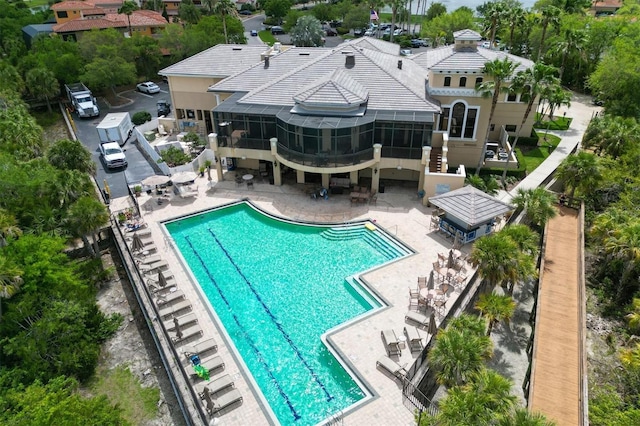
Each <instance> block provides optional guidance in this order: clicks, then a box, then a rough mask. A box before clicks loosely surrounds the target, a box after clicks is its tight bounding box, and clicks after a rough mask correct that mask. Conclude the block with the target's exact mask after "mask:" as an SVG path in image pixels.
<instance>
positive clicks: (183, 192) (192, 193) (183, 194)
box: [179, 186, 198, 198]
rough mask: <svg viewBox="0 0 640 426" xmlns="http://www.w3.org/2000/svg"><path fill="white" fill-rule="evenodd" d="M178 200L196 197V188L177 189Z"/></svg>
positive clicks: (184, 187) (182, 187) (183, 187)
mask: <svg viewBox="0 0 640 426" xmlns="http://www.w3.org/2000/svg"><path fill="white" fill-rule="evenodd" d="M179 192H180V198H190V197H197V196H198V187H191V186H181V187H180V189H179Z"/></svg>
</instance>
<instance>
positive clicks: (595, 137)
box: [582, 115, 640, 159]
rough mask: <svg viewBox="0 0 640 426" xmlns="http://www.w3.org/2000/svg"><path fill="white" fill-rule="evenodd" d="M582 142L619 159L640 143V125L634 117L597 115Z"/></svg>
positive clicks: (588, 146) (598, 152) (597, 151)
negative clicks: (601, 116)
mask: <svg viewBox="0 0 640 426" xmlns="http://www.w3.org/2000/svg"><path fill="white" fill-rule="evenodd" d="M582 144H583V145H584V146H585V147H586V148H595V151H596V153H597V154H600V153H602V152H604V153H605V154H607V155H610V156H612V157H613V158H615V159H617V158H618V157H620V156H621V155H623V154H625V153H626V152H627V151H628V150H629V149H630V148H631V147H635V146H638V144H640V125H639V124H638V122H637V121H636V119H635V118H633V117H620V116H609V115H607V116H605V117H603V118H600V117H596V118H594V119H593V120H591V122H590V123H589V127H587V131H586V132H585V134H584V136H583V138H582Z"/></svg>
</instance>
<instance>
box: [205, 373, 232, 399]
mask: <svg viewBox="0 0 640 426" xmlns="http://www.w3.org/2000/svg"><path fill="white" fill-rule="evenodd" d="M233 387H235V384H234V383H233V379H232V378H231V376H230V375H228V374H225V375H224V376H221V377H218V378H217V379H214V380H211V381H210V382H208V383H203V382H200V383H198V384H196V386H195V388H196V392H197V393H198V395H200V398H202V399H204V394H205V392H208V393H209V395H215V394H216V393H218V392H222V391H223V390H226V389H229V388H233Z"/></svg>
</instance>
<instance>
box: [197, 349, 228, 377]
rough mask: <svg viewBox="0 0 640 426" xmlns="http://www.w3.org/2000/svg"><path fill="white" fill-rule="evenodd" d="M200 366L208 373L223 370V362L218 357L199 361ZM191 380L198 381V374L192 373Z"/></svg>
mask: <svg viewBox="0 0 640 426" xmlns="http://www.w3.org/2000/svg"><path fill="white" fill-rule="evenodd" d="M200 365H201V366H203V367H204V368H206V369H207V370H208V371H210V372H211V371H214V370H218V369H224V361H223V360H222V357H221V356H218V355H215V356H212V357H209V358H207V359H203V360H201V361H200ZM191 378H192V379H194V380H198V379H200V376H198V374H197V373H196V372H195V371H193V372H192V373H191Z"/></svg>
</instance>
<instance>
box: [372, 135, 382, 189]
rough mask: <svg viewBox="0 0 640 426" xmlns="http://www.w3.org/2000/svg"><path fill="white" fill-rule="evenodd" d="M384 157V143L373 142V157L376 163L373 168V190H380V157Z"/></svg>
mask: <svg viewBox="0 0 640 426" xmlns="http://www.w3.org/2000/svg"><path fill="white" fill-rule="evenodd" d="M381 157H382V144H379V143H375V144H373V159H374V160H376V163H375V164H374V165H373V168H372V170H371V192H374V191H375V192H378V191H379V190H380V158H381Z"/></svg>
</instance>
